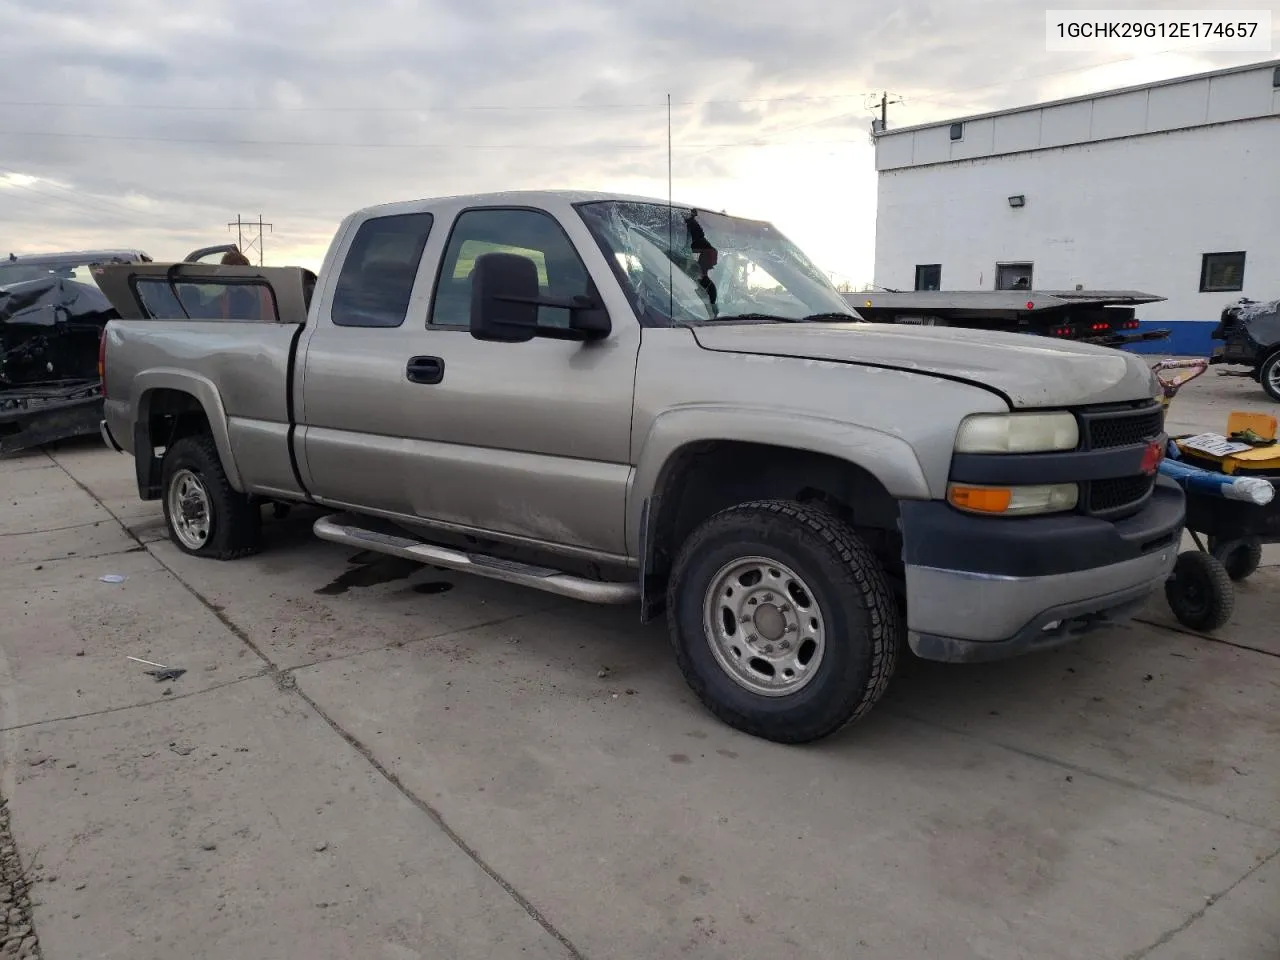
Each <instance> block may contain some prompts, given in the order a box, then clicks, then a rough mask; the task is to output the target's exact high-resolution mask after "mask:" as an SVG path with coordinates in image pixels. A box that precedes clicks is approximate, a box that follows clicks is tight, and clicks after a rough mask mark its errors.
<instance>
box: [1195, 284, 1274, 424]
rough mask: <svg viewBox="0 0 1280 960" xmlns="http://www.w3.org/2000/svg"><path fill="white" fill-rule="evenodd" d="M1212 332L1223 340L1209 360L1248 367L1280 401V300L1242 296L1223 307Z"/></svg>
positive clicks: (1212, 335)
mask: <svg viewBox="0 0 1280 960" xmlns="http://www.w3.org/2000/svg"><path fill="white" fill-rule="evenodd" d="M1209 336H1210V337H1212V338H1213V339H1214V340H1221V341H1222V346H1220V347H1214V348H1213V356H1212V357H1210V358H1209V362H1210V363H1227V364H1237V365H1241V366H1247V367H1249V368H1250V370H1251V371H1252V372H1253V378H1254V379H1255V380H1257V381H1258V382H1259V383H1260V384H1261V385H1262V389H1263V390H1265V391H1266V393H1267V396H1269V397H1270V398H1271V399H1272V400H1275V401H1276V402H1277V403H1280V300H1272V301H1270V302H1259V301H1257V300H1245V299H1242V300H1240V301H1239V302H1238V303H1235V304H1233V305H1232V306H1230V307H1227V309H1225V310H1223V311H1222V317H1221V318H1220V319H1219V320H1218V325H1217V326H1216V327H1214V328H1213V332H1212V333H1211V334H1209Z"/></svg>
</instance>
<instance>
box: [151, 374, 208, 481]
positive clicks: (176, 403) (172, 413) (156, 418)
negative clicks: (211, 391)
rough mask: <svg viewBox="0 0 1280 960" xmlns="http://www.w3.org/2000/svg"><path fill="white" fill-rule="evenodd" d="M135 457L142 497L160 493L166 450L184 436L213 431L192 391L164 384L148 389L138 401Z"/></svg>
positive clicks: (206, 415)
mask: <svg viewBox="0 0 1280 960" xmlns="http://www.w3.org/2000/svg"><path fill="white" fill-rule="evenodd" d="M139 408H140V409H139V413H140V416H139V417H138V422H137V425H136V426H135V428H134V429H135V430H136V431H137V433H138V436H137V437H136V438H135V442H134V459H135V463H136V466H137V473H138V495H139V496H140V497H141V498H142V499H143V500H155V499H157V498H159V497H160V494H161V490H160V465H161V462H162V459H163V457H164V451H165V450H167V449H168V448H169V447H171V446H173V444H174V443H176V442H177V441H179V440H181V439H182V438H183V437H191V436H198V435H200V434H204V433H210V432H212V431H211V428H210V426H209V416H208V414H206V413H205V410H204V407H203V406H202V405H201V404H200V401H199V400H197V399H196V398H195V397H194V396H192V395H191V394H189V393H187V392H185V391H183V390H171V389H168V388H161V389H157V390H151V391H148V392H147V393H146V394H144V395H143V397H142V401H141V403H140V404H139Z"/></svg>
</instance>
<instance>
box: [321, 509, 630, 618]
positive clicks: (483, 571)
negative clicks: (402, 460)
mask: <svg viewBox="0 0 1280 960" xmlns="http://www.w3.org/2000/svg"><path fill="white" fill-rule="evenodd" d="M312 530H313V531H314V532H315V535H316V536H317V537H319V538H320V539H321V540H328V541H329V542H330V543H341V544H345V545H347V546H349V547H358V548H359V549H361V550H372V551H374V552H376V553H389V554H391V555H392V556H396V557H403V558H404V559H406V560H416V561H418V562H419V563H425V564H430V565H431V566H435V567H444V568H445V569H448V570H458V571H461V572H463V573H474V574H475V575H476V576H478V577H488V578H489V579H490V580H501V581H503V582H504V583H515V584H519V585H520V586H522V587H532V588H533V589H535V590H542V591H544V592H545V593H554V594H558V595H559V596H562V597H569V598H571V599H573V600H585V601H586V602H588V603H631V602H633V601H636V600H639V599H640V587H639V586H638V585H637V584H631V583H609V582H605V581H602V580H587V579H586V578H584V577H575V576H573V575H571V574H568V573H563V572H561V571H559V570H552V569H551V568H549V567H534V566H530V565H529V564H527V563H518V562H516V561H514V560H504V559H501V558H499V557H490V556H486V555H484V554H480V553H464V552H463V551H461V550H453V549H451V548H449V547H441V546H437V545H436V544H434V543H424V542H423V541H421V540H415V539H414V538H413V537H411V536H409V535H408V533H407V532H406V533H404V534H400V533H386V532H384V531H381V530H370V529H369V528H368V527H365V526H361V521H360V518H359V517H356V516H353V515H351V514H349V513H342V514H335V515H333V516H327V517H321V518H320V519H319V520H317V521H316V522H315V525H314V526H313V527H312Z"/></svg>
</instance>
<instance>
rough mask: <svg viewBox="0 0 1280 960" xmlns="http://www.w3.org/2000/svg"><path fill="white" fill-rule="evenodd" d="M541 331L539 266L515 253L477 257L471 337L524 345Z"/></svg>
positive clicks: (474, 275)
mask: <svg viewBox="0 0 1280 960" xmlns="http://www.w3.org/2000/svg"><path fill="white" fill-rule="evenodd" d="M537 332H538V267H537V265H536V264H535V263H534V262H533V261H532V260H530V259H529V258H528V257H521V256H519V255H517V254H514V253H485V254H481V255H480V256H478V257H476V264H475V267H473V268H472V273H471V336H473V337H475V338H476V339H477V340H493V341H496V342H498V343H524V342H525V341H526V340H532V339H533V338H534V337H535V336H536V335H537Z"/></svg>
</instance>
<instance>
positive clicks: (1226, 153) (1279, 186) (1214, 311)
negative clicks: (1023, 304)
mask: <svg viewBox="0 0 1280 960" xmlns="http://www.w3.org/2000/svg"><path fill="white" fill-rule="evenodd" d="M875 142H876V170H877V171H878V173H879V190H878V206H877V211H876V275H875V281H876V283H877V284H879V285H881V286H884V287H890V288H893V289H899V290H911V289H942V290H993V289H1009V288H1013V289H1017V288H1021V287H1022V286H1023V285H1024V284H1025V283H1027V282H1028V281H1029V285H1030V287H1031V288H1032V289H1042V290H1051V289H1057V290H1071V289H1076V288H1077V287H1082V288H1084V289H1094V290H1118V289H1123V290H1141V291H1143V292H1146V293H1153V294H1159V295H1161V296H1164V297H1167V298H1168V299H1167V301H1166V302H1164V303H1157V304H1151V305H1149V306H1146V307H1143V308H1142V309H1141V310H1140V311H1139V314H1138V315H1139V317H1141V318H1142V319H1143V320H1144V321H1145V323H1144V326H1148V327H1149V326H1152V325H1159V326H1168V327H1171V328H1173V329H1174V331H1175V332H1174V337H1173V341H1172V342H1165V343H1156V344H1152V345H1151V346H1152V348H1153V349H1154V350H1157V351H1159V352H1167V353H1192V354H1200V353H1205V352H1207V351H1208V349H1209V344H1210V341H1209V337H1208V332H1209V330H1211V329H1212V327H1213V324H1214V323H1216V321H1217V319H1218V316H1219V314H1220V313H1221V312H1222V310H1223V308H1224V307H1226V306H1228V305H1229V304H1231V303H1234V302H1235V301H1236V300H1238V299H1239V298H1241V297H1250V298H1252V299H1256V300H1273V299H1275V298H1277V297H1280V60H1272V61H1269V62H1267V63H1258V64H1252V65H1249V66H1245V67H1235V68H1231V69H1227V70H1216V71H1213V72H1212V73H1204V74H1197V75H1195V76H1189V77H1183V78H1181V79H1177V80H1169V81H1165V82H1162V83H1153V84H1146V85H1144V86H1138V87H1127V88H1124V89H1120V90H1110V91H1107V92H1105V93H1098V94H1094V95H1092V96H1086V97H1075V98H1072V99H1070V100H1059V101H1055V102H1053V103H1043V104H1037V105H1035V106H1030V107H1024V108H1020V109H1015V110H1004V111H1000V112H998V113H987V114H981V115H979V116H972V117H965V118H963V119H959V120H954V121H947V122H943V123H930V124H923V125H921V126H915V127H904V128H902V129H898V130H889V131H879V132H878V133H877V135H876V141H875ZM1022 278H1026V279H1025V280H1022Z"/></svg>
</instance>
